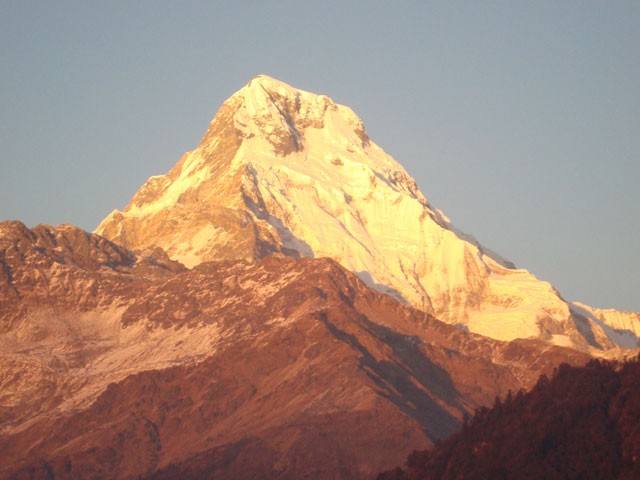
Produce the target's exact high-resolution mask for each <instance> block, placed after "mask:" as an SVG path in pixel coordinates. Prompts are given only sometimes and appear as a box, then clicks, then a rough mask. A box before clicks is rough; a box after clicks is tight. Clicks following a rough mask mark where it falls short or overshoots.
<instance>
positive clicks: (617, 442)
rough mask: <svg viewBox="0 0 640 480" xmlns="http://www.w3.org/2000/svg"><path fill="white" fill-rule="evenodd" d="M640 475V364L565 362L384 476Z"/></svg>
mask: <svg viewBox="0 0 640 480" xmlns="http://www.w3.org/2000/svg"><path fill="white" fill-rule="evenodd" d="M489 478H490V479H533V478H544V479H547V480H553V479H567V478H574V479H583V480H589V479H593V480H600V479H605V478H606V479H620V480H632V479H638V478H640V363H639V361H638V360H634V361H632V362H629V363H625V364H622V365H620V364H616V363H607V362H601V361H597V360H592V361H590V362H589V363H588V364H587V365H586V366H584V367H570V366H568V365H566V364H565V365H561V366H560V368H559V369H558V370H557V371H556V372H555V374H554V375H553V377H552V378H551V380H549V379H548V378H547V377H546V376H542V377H541V378H540V380H539V381H538V383H537V384H536V386H535V387H534V388H533V390H532V391H531V392H529V393H527V394H523V393H518V394H516V395H511V394H510V395H508V396H507V397H506V398H505V399H504V400H502V401H499V400H496V403H495V405H494V406H493V408H491V409H487V408H481V409H480V410H478V411H477V412H476V415H475V416H474V417H473V419H471V420H470V421H466V422H465V423H464V425H463V428H462V431H461V432H460V433H458V434H456V435H454V436H453V437H451V438H449V439H447V440H445V441H442V442H438V443H437V444H436V446H435V448H434V449H433V450H431V451H421V452H414V453H413V454H411V455H410V456H409V459H408V460H407V464H406V467H405V468H404V469H401V468H397V469H396V470H391V471H388V472H385V473H383V474H381V475H379V476H378V480H418V479H419V480H426V479H429V480H435V479H438V480H447V479H465V480H474V479H478V480H480V479H489Z"/></svg>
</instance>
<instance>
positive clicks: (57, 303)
mask: <svg viewBox="0 0 640 480" xmlns="http://www.w3.org/2000/svg"><path fill="white" fill-rule="evenodd" d="M0 294H1V296H0V359H1V362H0V451H1V452H3V453H2V455H1V456H0V478H56V479H57V478H139V477H148V478H344V479H348V478H367V477H370V476H371V475H373V474H375V472H378V471H381V470H383V469H386V468H390V467H391V466H393V465H396V464H399V463H400V462H401V461H402V459H403V458H404V457H405V456H406V455H407V453H408V452H410V451H412V450H414V449H416V448H425V447H428V446H430V445H431V444H432V443H433V441H434V440H436V439H437V438H441V437H444V436H447V435H449V434H451V433H453V432H454V431H456V430H457V429H458V427H459V425H460V420H461V418H462V416H463V414H464V413H466V412H471V411H473V410H474V409H475V408H476V407H478V406H481V405H487V404H490V403H492V402H493V399H494V398H495V396H496V395H504V394H506V392H507V391H508V390H514V391H516V390H519V389H520V388H527V387H530V386H531V385H533V384H534V383H535V380H536V379H537V377H538V375H539V374H540V373H543V372H547V373H549V372H551V371H552V370H553V368H554V367H555V366H557V365H558V364H559V363H560V362H563V361H568V362H571V363H584V362H585V361H586V360H587V357H586V356H585V355H583V354H581V353H578V352H575V351H572V350H569V349H563V348H560V347H554V346H549V345H547V344H544V343H541V342H539V341H536V340H519V341H515V342H500V341H497V340H492V339H488V338H485V337H481V336H477V335H474V334H469V333H466V332H464V331H462V330H459V329H457V328H455V327H453V326H451V325H448V324H444V323H441V322H439V321H438V320H436V319H434V318H433V317H431V316H429V315H427V314H424V313H423V312H420V311H417V310H414V309H412V308H410V307H408V306H406V305H403V304H401V303H399V302H398V301H396V300H394V299H393V298H391V297H388V296H386V295H383V294H380V293H379V292H376V291H374V290H372V289H371V288H369V287H367V286H366V285H365V284H364V283H363V282H362V281H360V280H359V279H358V278H357V277H356V276H355V275H353V274H351V273H350V272H348V271H346V270H345V269H344V268H342V267H341V266H340V265H338V264H337V263H336V262H334V261H332V260H329V259H300V260H295V259H292V258H288V257H283V256H270V257H266V258H264V259H262V260H260V261H258V262H255V263H248V262H244V261H228V262H210V263H203V264H201V265H199V266H198V267H196V268H194V269H192V270H187V269H185V268H183V267H182V266H181V265H179V264H177V263H176V262H172V261H170V260H169V259H168V258H167V257H166V256H164V255H163V254H162V251H158V250H157V251H154V252H144V253H141V254H135V253H133V252H131V251H128V250H126V249H124V248H122V247H119V246H117V245H115V244H113V243H111V242H109V241H107V240H105V239H104V238H102V237H100V236H97V235H92V234H88V233H86V232H84V231H82V230H79V229H77V228H75V227H72V226H61V227H48V226H39V227H36V228H34V229H32V230H30V229H28V228H26V227H25V226H24V225H22V224H20V223H19V222H4V223H1V224H0Z"/></svg>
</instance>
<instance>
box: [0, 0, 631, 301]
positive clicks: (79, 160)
mask: <svg viewBox="0 0 640 480" xmlns="http://www.w3.org/2000/svg"><path fill="white" fill-rule="evenodd" d="M0 46H1V47H0V65H1V70H0V71H1V74H0V120H1V121H0V167H1V168H0V219H20V220H22V221H23V222H25V223H26V224H28V225H29V226H34V225H36V224H38V223H48V224H54V225H55V224H59V223H65V222H66V223H73V224H76V225H79V226H81V227H83V228H85V229H88V230H92V229H93V228H95V226H96V225H97V224H98V223H99V221H100V220H101V219H102V218H103V217H104V216H106V215H107V214H108V213H109V212H110V211H111V210H113V209H114V208H122V207H124V205H125V204H126V203H127V202H128V200H129V198H130V197H131V195H132V194H133V193H134V192H135V191H136V190H137V189H138V187H139V186H140V185H141V184H142V183H143V182H144V181H145V180H146V178H147V177H149V176H151V175H155V174H160V173H165V172H166V171H167V170H169V168H170V167H171V166H172V165H173V164H174V163H176V162H177V161H178V160H179V159H180V156H181V154H182V153H183V152H184V151H186V150H190V149H192V148H194V147H195V146H196V145H197V144H198V142H199V140H200V138H201V136H202V134H203V133H204V131H205V129H206V127H207V125H208V123H209V121H210V120H211V118H212V117H213V115H214V114H215V112H216V110H217V109H218V107H219V106H220V104H221V103H222V102H223V101H224V99H225V98H227V97H228V96H229V95H231V94H232V93H233V92H234V91H236V90H238V89H239V88H241V87H242V86H243V85H244V84H245V83H247V82H248V81H249V80H250V79H251V77H253V76H254V75H256V74H258V73H265V74H268V75H271V76H274V77H276V78H279V79H281V80H283V81H285V82H287V83H290V84H291V85H293V86H295V87H298V88H301V89H304V90H309V91H313V92H316V93H323V94H326V95H328V96H330V97H331V98H333V100H334V101H337V102H339V103H343V104H347V105H349V106H351V107H352V108H353V109H354V110H355V111H356V113H358V114H359V115H360V117H361V118H362V120H363V121H364V123H365V126H366V128H367V130H368V133H369V135H370V137H371V138H372V139H373V140H374V141H375V142H376V143H378V144H379V145H380V146H382V147H383V148H384V149H385V150H386V151H387V152H389V153H390V154H391V155H393V156H394V157H395V158H396V159H397V160H398V161H399V162H400V163H402V164H403V165H404V166H405V168H406V169H407V170H408V171H409V172H410V173H411V174H412V175H413V176H414V177H415V179H416V181H417V182H418V184H419V185H420V187H421V189H422V191H423V192H424V193H425V195H426V196H427V198H428V199H429V200H430V201H431V202H432V204H434V205H435V206H437V207H439V208H441V209H442V210H443V211H444V212H445V213H446V214H447V215H448V216H449V217H450V218H451V220H452V221H453V222H454V223H455V224H456V225H457V226H458V227H459V228H461V229H462V230H464V231H467V232H469V233H471V234H473V235H475V236H476V237H477V238H478V239H479V240H480V241H481V242H482V243H484V244H485V245H487V246H488V247H490V248H492V249H494V250H496V251H498V252H500V253H501V254H502V255H504V256H506V257H507V258H510V259H511V260H513V261H514V262H515V263H516V264H517V265H518V266H522V267H526V268H528V269H529V270H531V271H532V272H534V273H535V274H536V275H538V276H539V277H540V278H543V279H546V280H549V281H550V282H551V283H553V284H554V285H556V286H557V287H558V288H559V290H560V291H561V293H562V294H563V295H564V296H565V297H566V298H567V299H568V300H582V301H585V302H587V303H590V304H591V305H594V306H600V307H616V308H620V309H630V310H639V311H640V295H639V287H640V209H639V207H640V193H639V191H640V188H639V186H638V183H639V181H640V2H638V1H629V2H625V1H620V0H616V1H612V2H607V1H599V2H586V1H583V2H578V1H571V2H569V1H567V2H561V1H557V0H554V1H547V2H545V1H531V2H517V1H505V2H477V1H468V2H455V1H446V2H445V1H442V2H426V1H423V2H400V1H398V2H373V1H370V2H365V1H361V2H348V1H340V2H327V1H323V2H303V1H296V2H284V1H278V2H275V1H274V2H238V1H234V2H231V1H230V2H160V1H153V2H151V1H149V2H130V1H127V2H118V1H108V2H107V1H105V2H97V1H95V2H93V1H92V2H85V1H78V2H61V1H56V2H52V1H45V2H32V1H7V0H1V1H0Z"/></svg>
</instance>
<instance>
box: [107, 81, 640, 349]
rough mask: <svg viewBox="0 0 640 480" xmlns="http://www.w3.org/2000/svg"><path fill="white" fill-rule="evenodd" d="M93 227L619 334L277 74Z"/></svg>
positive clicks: (454, 307)
mask: <svg viewBox="0 0 640 480" xmlns="http://www.w3.org/2000/svg"><path fill="white" fill-rule="evenodd" d="M96 232H97V233H99V234H101V235H104V236H106V237H107V238H109V239H111V240H114V241H116V242H119V243H121V244H123V245H124V246H126V247H129V248H133V249H144V248H147V247H150V246H152V245H157V246H160V247H162V248H163V249H165V250H166V251H167V253H168V254H169V256H170V257H172V258H174V259H176V260H179V261H181V262H183V263H184V264H186V265H187V266H194V265H196V264H198V263H200V262H202V261H206V260H212V259H221V258H244V259H249V260H252V259H256V258H260V257H262V256H265V255H267V254H269V253H272V252H282V253H285V254H288V255H292V256H312V257H331V258H333V259H335V260H337V261H338V262H339V263H341V264H342V265H343V266H345V267H346V268H348V269H349V270H351V271H353V272H355V273H357V274H358V275H359V276H360V278H362V279H363V280H364V281H365V282H367V283H368V284H369V285H371V286H374V287H376V288H377V289H379V290H381V291H383V292H386V293H389V294H391V295H394V296H396V297H398V298H400V299H402V300H404V301H406V302H408V303H410V304H412V305H414V306H416V307H419V308H421V309H423V310H425V311H427V312H429V313H433V314H434V315H436V316H437V317H438V318H441V319H443V320H445V321H447V322H449V323H452V324H458V325H460V326H461V327H462V328H465V329H469V330H471V331H473V332H476V333H480V334H483V335H486V336H489V337H492V338H496V339H502V340H511V339H515V338H526V337H541V338H545V339H547V340H548V341H550V342H552V343H557V344H561V345H570V346H575V347H587V346H588V345H589V346H595V347H597V348H603V349H606V348H611V347H614V346H615V345H616V340H617V337H616V335H610V334H609V333H610V332H611V331H612V330H611V329H603V328H602V327H601V325H600V323H602V322H605V320H601V321H600V322H598V321H597V319H596V318H595V316H593V315H591V316H583V315H575V314H574V313H572V311H571V309H570V307H569V305H568V304H567V302H565V300H564V299H563V298H562V297H561V296H560V295H559V294H558V292H557V291H556V290H555V289H554V288H553V286H552V285H550V284H549V283H547V282H543V281H540V280H538V279H537V278H535V277H534V276H533V275H532V274H531V273H529V272H528V271H527V270H524V269H517V268H515V267H514V265H513V264H511V263H510V262H508V261H506V260H504V259H502V258H500V257H499V256H498V255H496V254H493V253H492V252H490V251H488V250H486V249H484V248H483V247H482V246H481V245H479V244H478V242H477V241H476V240H475V239H474V238H473V237H471V236H468V235H465V234H462V233H461V232H459V231H458V230H456V229H455V228H454V227H453V226H452V225H451V223H450V222H449V220H448V219H447V218H446V216H445V215H444V214H443V213H442V212H440V211H439V210H437V209H435V208H433V207H432V206H431V205H430V204H429V202H428V201H427V199H426V198H425V197H424V195H423V194H422V193H421V192H420V191H419V190H418V187H417V186H416V183H415V181H414V180H413V179H412V178H411V177H410V176H409V175H408V174H407V172H406V171H405V170H404V169H403V168H402V166H401V165H400V164H399V163H398V162H396V161H395V160H394V159H393V158H392V157H391V156H389V155H388V154H386V153H385V152H384V151H383V150H382V149H381V148H380V147H378V146H377V145H376V144H375V143H373V142H372V141H371V140H370V139H369V138H368V136H367V134H366V133H365V129H364V127H363V125H362V122H361V121H360V119H359V118H358V117H357V116H356V115H355V114H354V112H353V111H352V110H351V109H350V108H348V107H345V106H342V105H337V104H335V103H333V102H332V101H331V100H330V99H329V98H328V97H326V96H323V95H314V94H312V93H308V92H304V91H301V90H297V89H295V88H293V87H291V86H289V85H287V84H285V83H282V82H280V81H278V80H275V79H273V78H270V77H267V76H258V77H256V78H254V79H253V80H252V81H250V82H249V83H248V84H247V85H246V86H245V87H244V88H243V89H241V90H240V91H238V92H237V93H236V94H234V95H233V96H232V97H231V98H229V99H228V100H227V101H226V102H225V103H224V104H223V105H222V107H221V108H220V110H219V112H218V113H217V115H216V116H215V118H214V120H213V121H212V123H211V125H210V126H209V129H208V131H207V132H206V134H205V136H204V138H203V139H202V142H201V144H200V145H199V146H198V148H197V149H195V150H194V151H192V152H188V153H186V154H185V155H184V156H183V158H182V159H181V160H180V162H179V163H178V164H177V165H176V166H175V167H174V168H173V169H172V170H171V171H170V172H169V173H168V174H166V175H161V176H156V177H151V178H150V179H149V180H148V181H147V183H145V185H143V186H142V188H141V189H140V190H139V191H138V192H137V193H136V194H135V196H134V197H133V199H132V200H131V202H130V203H129V205H128V206H127V207H126V208H125V209H124V211H117V210H116V211H114V212H112V213H111V214H110V215H109V216H108V217H107V218H106V219H105V220H104V221H103V222H102V223H101V224H100V225H99V226H98V228H97V229H96ZM635 321H637V319H636V320H635ZM612 328H613V329H615V328H617V327H616V326H615V325H613V326H612ZM625 328H626V327H625ZM627 329H628V328H627ZM628 330H631V331H633V332H634V338H635V341H636V342H637V336H635V335H637V333H636V332H637V330H636V329H628ZM625 346H628V342H625Z"/></svg>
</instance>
